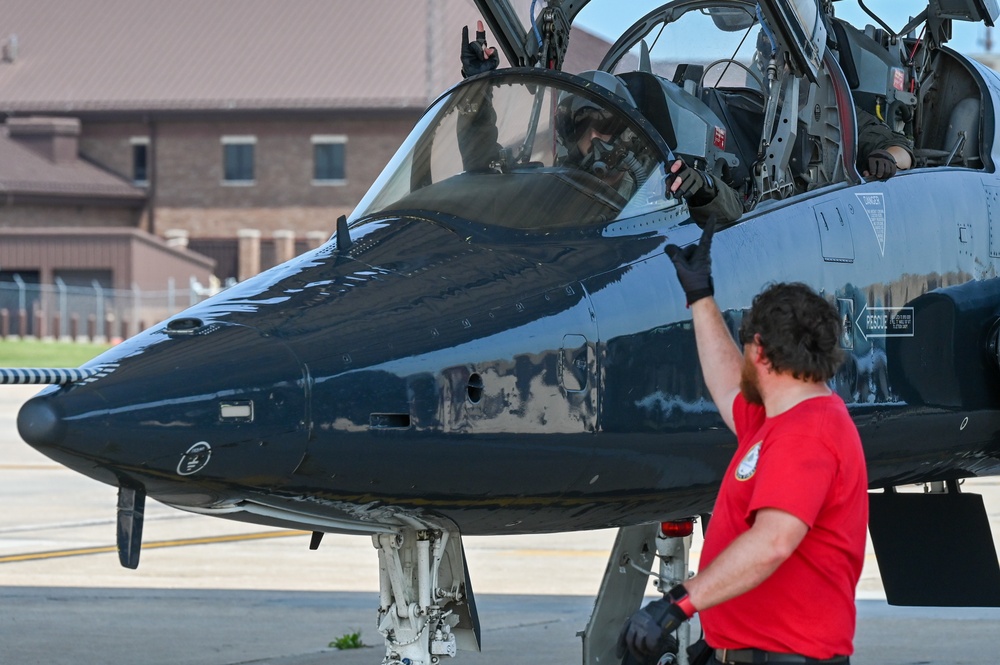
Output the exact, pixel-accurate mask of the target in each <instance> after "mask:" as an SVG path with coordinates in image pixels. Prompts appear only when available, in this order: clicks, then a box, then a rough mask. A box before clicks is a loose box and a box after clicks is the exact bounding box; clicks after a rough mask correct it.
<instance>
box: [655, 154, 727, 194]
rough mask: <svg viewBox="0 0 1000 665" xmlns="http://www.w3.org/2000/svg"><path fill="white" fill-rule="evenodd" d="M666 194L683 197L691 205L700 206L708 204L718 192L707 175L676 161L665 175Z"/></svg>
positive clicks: (681, 161) (680, 161)
mask: <svg viewBox="0 0 1000 665" xmlns="http://www.w3.org/2000/svg"><path fill="white" fill-rule="evenodd" d="M667 193H668V194H670V193H672V194H674V195H675V196H683V197H684V199H685V200H686V201H687V202H688V203H690V204H691V205H697V206H701V205H705V204H707V203H710V202H711V201H712V199H714V198H715V195H716V194H717V193H718V192H717V191H716V189H715V182H714V181H713V180H712V178H711V177H710V176H709V175H708V174H707V173H702V172H701V171H699V170H698V169H695V168H692V167H690V166H688V165H687V164H685V163H684V161H683V160H680V159H678V160H677V161H676V162H674V163H673V164H671V165H670V173H668V174H667Z"/></svg>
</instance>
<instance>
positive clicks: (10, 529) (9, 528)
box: [0, 511, 197, 535]
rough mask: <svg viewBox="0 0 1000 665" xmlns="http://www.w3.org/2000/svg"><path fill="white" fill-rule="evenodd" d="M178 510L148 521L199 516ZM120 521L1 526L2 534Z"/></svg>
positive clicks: (149, 517) (73, 527)
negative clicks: (178, 512) (179, 512)
mask: <svg viewBox="0 0 1000 665" xmlns="http://www.w3.org/2000/svg"><path fill="white" fill-rule="evenodd" d="M175 513H176V511H171V512H170V513H168V514H165V515H146V517H145V521H146V522H159V521H162V520H179V519H190V518H193V517H197V515H193V514H191V513H181V514H175ZM117 522H118V519H117V518H114V517H108V518H100V519H92V520H78V521H76V522H48V523H40V524H18V525H15V526H5V527H0V535H2V534H5V533H19V532H23V531H52V530H55V529H76V528H78V527H86V526H107V525H108V524H116V523H117Z"/></svg>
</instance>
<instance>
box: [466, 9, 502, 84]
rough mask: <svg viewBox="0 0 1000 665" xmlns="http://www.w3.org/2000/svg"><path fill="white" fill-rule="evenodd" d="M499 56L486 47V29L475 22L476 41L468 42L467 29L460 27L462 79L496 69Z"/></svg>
mask: <svg viewBox="0 0 1000 665" xmlns="http://www.w3.org/2000/svg"><path fill="white" fill-rule="evenodd" d="M499 64H500V56H499V55H498V54H497V50H496V49H495V48H493V47H492V46H486V28H484V27H483V22H482V21H477V22H476V41H474V42H470V41H469V27H468V26H463V27H462V77H463V78H469V77H470V76H475V75H476V74H482V73H483V72H488V71H490V70H492V69H496V68H497V65H499Z"/></svg>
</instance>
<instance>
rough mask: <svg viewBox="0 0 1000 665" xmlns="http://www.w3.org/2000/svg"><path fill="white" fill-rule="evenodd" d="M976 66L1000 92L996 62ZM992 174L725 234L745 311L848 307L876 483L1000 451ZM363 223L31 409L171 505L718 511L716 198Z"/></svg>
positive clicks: (601, 514) (779, 216)
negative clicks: (704, 237)
mask: <svg viewBox="0 0 1000 665" xmlns="http://www.w3.org/2000/svg"><path fill="white" fill-rule="evenodd" d="M977 76H980V77H982V76H986V74H985V73H984V72H979V73H978V74H977ZM980 83H981V85H982V86H983V89H984V90H988V91H990V95H991V96H990V98H989V99H986V100H984V105H985V106H989V109H990V110H989V115H990V117H991V118H992V112H993V111H992V109H993V107H994V105H995V103H996V99H995V97H996V88H997V85H996V79H995V78H990V79H989V80H986V79H981V80H980ZM989 124H990V127H989V131H990V132H993V131H995V130H994V128H993V127H992V123H991V122H990V123H989ZM990 162H991V164H990V170H991V169H992V163H994V162H995V160H994V159H993V158H991V159H990ZM997 201H1000V178H997V176H996V175H995V174H993V173H989V172H987V171H977V170H972V169H960V168H926V169H916V170H913V171H910V172H906V173H902V174H900V175H898V176H897V177H895V178H893V179H892V180H891V181H889V182H886V183H878V182H873V183H867V184H861V185H857V186H848V185H846V184H844V185H839V186H833V187H828V188H825V189H821V190H817V191H814V192H811V193H805V194H800V195H798V196H795V197H793V198H791V199H788V200H785V201H777V202H764V203H762V204H761V205H759V206H758V207H757V209H755V210H754V211H753V212H752V213H750V214H747V215H745V216H744V218H743V219H741V220H740V221H739V222H738V223H736V224H734V225H731V226H729V227H728V228H724V229H722V230H720V231H718V232H717V234H716V236H715V242H714V246H713V256H712V259H713V268H714V275H715V284H716V299H717V302H718V303H719V305H720V307H721V309H722V310H723V312H724V316H725V317H726V320H727V322H728V323H729V325H730V326H731V328H732V329H733V331H735V330H736V328H737V326H738V325H739V321H740V317H741V316H742V314H743V312H744V311H745V310H746V309H747V308H748V307H749V306H750V303H751V301H752V299H753V297H754V295H755V294H757V293H758V292H759V291H760V290H761V288H762V287H764V286H765V285H766V284H768V283H770V282H775V281H803V282H806V283H808V284H809V285H811V286H812V287H814V288H816V289H817V290H819V291H820V292H821V293H822V294H823V295H825V296H826V297H827V298H828V299H829V300H830V301H831V302H834V303H836V304H837V306H838V307H839V308H840V311H841V313H842V315H843V316H844V320H845V324H846V326H845V336H844V339H843V340H842V344H843V346H844V348H845V349H846V350H847V351H848V361H847V362H846V363H845V365H844V367H843V368H842V369H841V371H840V372H839V373H838V375H837V377H836V378H835V380H834V381H833V387H834V389H835V391H836V392H837V393H838V394H839V395H840V396H841V397H842V398H843V399H844V401H845V402H846V403H847V404H848V407H849V409H850V411H851V413H852V414H853V416H854V418H855V421H856V423H857V425H858V427H859V430H860V432H861V435H862V439H863V442H864V445H865V450H866V454H867V458H868V464H869V477H870V483H871V486H872V487H880V486H891V485H898V484H903V483H914V482H927V481H934V480H944V479H952V478H959V477H968V476H976V475H988V474H996V473H1000V436H998V432H1000V390H998V388H1000V380H998V372H997V366H996V358H995V356H994V357H991V356H990V353H989V347H990V342H991V339H992V337H991V335H992V333H991V326H992V324H993V323H994V322H995V321H996V317H997V315H998V314H1000V311H998V305H1000V285H998V279H997V264H998V261H1000V258H998V257H1000V240H998V238H1000V203H997ZM350 234H351V244H350V246H346V247H338V242H337V239H336V238H334V239H332V240H331V241H330V242H329V243H328V244H326V245H325V246H323V247H321V248H319V249H317V250H315V251H312V252H310V253H308V254H305V255H303V256H301V257H298V258H296V259H294V260H293V261H290V262H288V263H286V264H283V265H281V266H278V267H276V268H274V269H272V270H269V271H267V272H266V273H263V274H261V275H259V276H257V277H255V278H252V279H250V280H247V281H246V282H244V283H242V284H239V285H237V286H236V287H233V288H232V289H230V290H228V291H225V292H223V293H221V294H219V295H217V296H215V297H214V298H212V299H210V300H208V301H206V302H204V303H202V304H199V305H197V306H195V307H192V308H191V309H190V310H188V311H186V312H184V313H183V314H181V315H179V316H178V317H175V319H174V320H173V322H172V323H168V324H166V325H161V326H157V327H154V328H153V329H150V330H148V331H146V332H144V333H142V334H140V335H138V336H136V337H135V338H133V339H131V340H128V341H127V342H125V343H123V344H122V345H120V346H118V347H116V348H114V349H112V350H111V351H109V352H108V353H106V354H104V355H103V356H101V357H99V358H97V359H96V360H95V361H93V362H92V363H91V365H94V366H98V365H107V366H109V369H108V371H107V372H106V373H105V375H103V376H100V377H98V378H96V379H92V380H88V381H86V382H81V383H77V384H73V385H70V386H67V387H53V388H51V389H49V390H48V391H47V392H46V393H44V394H43V395H42V396H40V397H38V398H36V399H35V400H33V401H32V402H31V403H29V405H28V406H26V407H25V411H23V412H22V434H23V435H24V436H25V438H26V440H28V441H29V443H31V444H32V445H34V446H35V447H37V448H38V449H39V450H41V451H42V452H44V453H46V454H47V455H50V456H51V457H53V458H54V459H56V460H58V461H60V462H63V463H65V464H66V465H68V466H70V467H72V468H74V469H76V470H78V471H80V472H82V473H85V474H87V475H90V476H92V477H94V478H96V479H98V480H101V481H103V482H107V483H111V484H116V485H118V484H127V485H135V484H139V485H141V486H143V487H144V488H145V489H146V491H147V492H148V494H149V495H150V496H152V497H153V498H156V499H159V500H161V501H163V502H165V503H168V504H170V505H174V506H177V507H180V508H186V509H190V510H197V511H201V512H206V513H209V514H217V515H219V516H222V517H229V518H233V519H242V520H248V521H253V522H258V523H262V524H275V525H282V526H291V527H299V528H309V529H314V530H320V531H345V532H351V531H357V532H368V531H377V530H379V529H381V528H384V527H385V526H386V525H390V526H391V525H398V524H400V523H405V522H406V520H407V519H409V518H411V517H415V518H417V519H421V520H427V519H429V520H438V521H441V522H444V523H451V524H453V525H454V526H456V527H457V528H458V529H459V530H460V531H461V532H462V533H464V534H506V533H527V532H555V531H567V530H582V529H596V528H603V527H612V526H623V525H629V524H637V523H642V522H649V521H654V520H663V519H670V518H680V517H684V516H688V515H695V514H700V513H705V512H708V511H710V509H711V506H712V502H713V500H714V496H715V491H716V489H717V487H718V484H719V482H720V479H721V476H722V474H723V472H724V470H725V468H726V465H727V464H728V462H729V457H730V455H731V454H732V451H733V450H734V447H735V440H734V437H733V436H732V434H731V433H730V432H729V431H728V430H727V429H726V428H725V426H724V425H723V423H722V421H721V419H720V418H719V416H718V412H717V410H716V409H715V407H714V405H713V404H712V402H711V399H710V397H709V395H708V393H707V390H706V388H705V386H704V381H703V379H702V376H701V370H700V367H699V363H698V359H697V352H696V347H695V341H694V334H693V330H692V327H691V322H690V314H689V312H688V310H687V309H686V307H685V302H684V295H683V293H682V291H681V289H680V287H679V285H678V284H677V282H676V279H675V276H674V269H673V266H672V264H671V263H670V261H669V259H668V258H667V257H666V256H665V255H664V253H663V247H664V245H666V244H667V243H676V244H679V245H684V244H688V243H691V242H696V241H697V240H698V238H699V236H700V234H701V230H700V229H699V228H698V227H697V226H696V225H695V224H694V223H692V222H690V221H689V220H688V221H684V222H682V223H676V222H675V221H674V222H672V221H670V220H660V219H658V218H657V217H656V216H655V215H652V216H647V217H644V218H639V219H636V220H633V221H631V222H618V223H612V224H608V225H603V226H601V225H598V226H590V227H587V228H563V229H555V230H551V231H523V230H516V229H512V228H504V227H494V226H488V225H482V224H477V223H473V222H469V221H467V220H464V219H460V218H456V217H451V216H447V215H443V214H439V213H427V212H422V211H405V210H397V211H395V212H393V213H383V214H381V215H379V216H374V217H369V218H362V219H359V220H357V221H355V222H354V223H353V224H352V226H351V230H350ZM178 321H181V323H177V322H178ZM970 340H971V341H970ZM38 423H41V425H39V424H38Z"/></svg>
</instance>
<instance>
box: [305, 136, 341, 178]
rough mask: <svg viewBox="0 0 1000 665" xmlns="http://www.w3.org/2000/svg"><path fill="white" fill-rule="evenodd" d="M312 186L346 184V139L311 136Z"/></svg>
mask: <svg viewBox="0 0 1000 665" xmlns="http://www.w3.org/2000/svg"><path fill="white" fill-rule="evenodd" d="M312 144H313V184H314V185H343V184H345V183H346V182H347V168H346V155H347V137H346V136H342V135H339V134H338V135H332V136H331V135H323V136H313V137H312Z"/></svg>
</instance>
